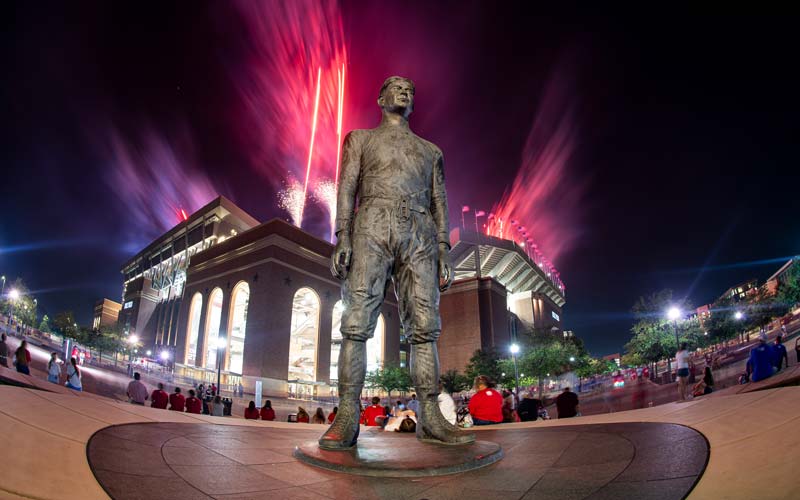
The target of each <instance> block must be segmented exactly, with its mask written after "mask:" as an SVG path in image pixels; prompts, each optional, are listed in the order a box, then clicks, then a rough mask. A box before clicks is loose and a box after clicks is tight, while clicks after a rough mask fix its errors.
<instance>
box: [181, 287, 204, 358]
mask: <svg viewBox="0 0 800 500" xmlns="http://www.w3.org/2000/svg"><path fill="white" fill-rule="evenodd" d="M201 312H203V296H202V295H201V294H200V292H197V293H195V294H194V295H193V296H192V302H191V303H190V305H189V322H188V324H187V325H186V354H185V355H184V363H185V364H187V365H189V366H195V365H196V364H197V337H198V335H199V334H200V313H201Z"/></svg>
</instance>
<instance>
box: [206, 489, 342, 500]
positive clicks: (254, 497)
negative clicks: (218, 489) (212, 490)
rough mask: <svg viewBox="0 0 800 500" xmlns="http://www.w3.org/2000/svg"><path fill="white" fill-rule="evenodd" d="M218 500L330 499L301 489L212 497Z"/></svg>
mask: <svg viewBox="0 0 800 500" xmlns="http://www.w3.org/2000/svg"><path fill="white" fill-rule="evenodd" d="M214 498H217V499H219V500H277V499H280V500H328V499H329V498H330V497H326V496H324V495H320V494H319V493H316V492H313V491H311V490H307V489H305V488H301V487H298V486H295V487H292V488H283V489H280V490H271V491H259V492H254V493H240V494H235V495H214Z"/></svg>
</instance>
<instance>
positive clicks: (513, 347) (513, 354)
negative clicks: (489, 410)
mask: <svg viewBox="0 0 800 500" xmlns="http://www.w3.org/2000/svg"><path fill="white" fill-rule="evenodd" d="M508 350H509V351H511V359H513V360H514V388H515V389H516V392H515V393H514V400H515V401H516V407H517V408H519V372H518V371H517V353H518V352H519V345H517V344H511V346H510V347H509V348H508Z"/></svg>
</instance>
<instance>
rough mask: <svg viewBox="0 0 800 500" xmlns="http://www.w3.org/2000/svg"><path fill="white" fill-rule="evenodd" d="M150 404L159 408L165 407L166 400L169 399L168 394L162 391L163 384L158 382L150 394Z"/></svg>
mask: <svg viewBox="0 0 800 500" xmlns="http://www.w3.org/2000/svg"><path fill="white" fill-rule="evenodd" d="M150 401H151V403H150V406H151V407H152V408H158V409H160V410H166V409H167V402H168V401H169V394H167V393H166V392H165V391H164V384H162V383H160V382H159V384H158V389H156V390H154V391H153V393H152V394H150Z"/></svg>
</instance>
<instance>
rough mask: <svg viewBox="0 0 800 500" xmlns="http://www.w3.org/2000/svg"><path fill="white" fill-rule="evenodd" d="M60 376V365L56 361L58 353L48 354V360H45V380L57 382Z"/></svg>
mask: <svg viewBox="0 0 800 500" xmlns="http://www.w3.org/2000/svg"><path fill="white" fill-rule="evenodd" d="M60 378H61V365H60V364H59V363H58V353H55V352H54V353H52V354H50V361H48V362H47V380H48V382H52V383H54V384H57V383H58V382H59V379H60Z"/></svg>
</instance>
